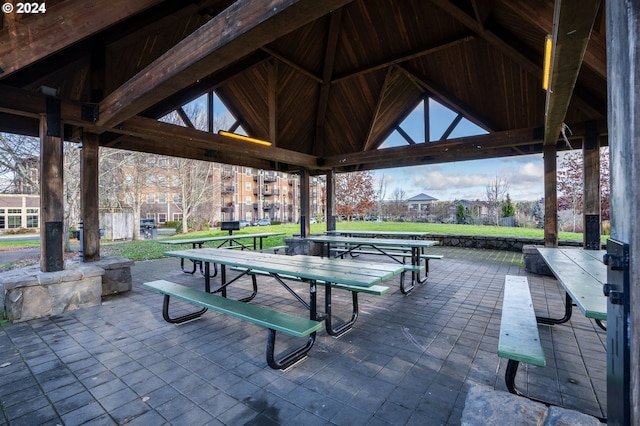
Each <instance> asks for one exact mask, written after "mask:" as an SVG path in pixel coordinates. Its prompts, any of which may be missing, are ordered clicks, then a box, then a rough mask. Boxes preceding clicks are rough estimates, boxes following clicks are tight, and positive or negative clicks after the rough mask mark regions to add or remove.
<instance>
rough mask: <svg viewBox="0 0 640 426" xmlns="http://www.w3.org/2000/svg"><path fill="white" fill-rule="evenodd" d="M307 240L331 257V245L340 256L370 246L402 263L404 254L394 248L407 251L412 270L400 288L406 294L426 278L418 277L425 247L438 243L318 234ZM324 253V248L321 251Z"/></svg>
mask: <svg viewBox="0 0 640 426" xmlns="http://www.w3.org/2000/svg"><path fill="white" fill-rule="evenodd" d="M306 240H307V241H312V242H316V243H321V244H322V245H323V248H324V247H326V253H327V257H331V254H332V250H334V249H332V246H333V247H337V248H338V249H337V250H338V253H339V254H340V256H341V257H342V256H344V255H345V254H354V253H358V251H361V248H362V247H371V249H372V250H373V253H375V254H381V255H384V256H387V257H388V258H390V259H392V260H393V261H394V262H396V263H401V264H404V262H405V260H404V259H405V256H403V255H402V253H398V252H397V251H394V249H395V250H400V251H409V252H410V253H411V254H410V256H409V257H410V258H411V266H413V267H414V270H412V271H411V286H410V287H408V288H405V287H404V283H403V282H402V281H401V283H400V290H401V291H402V293H403V294H408V293H409V292H411V290H412V289H413V288H414V287H415V284H416V282H417V283H420V284H422V283H424V282H425V281H426V280H427V277H426V276H425V278H424V279H421V278H420V268H421V266H420V262H421V257H420V256H421V254H422V253H423V250H424V249H425V248H427V247H432V246H435V245H437V244H438V241H433V240H411V239H397V238H365V237H345V236H340V235H319V236H309V237H307V238H306ZM321 253H324V249H323V250H322V251H321ZM425 260H426V259H425Z"/></svg>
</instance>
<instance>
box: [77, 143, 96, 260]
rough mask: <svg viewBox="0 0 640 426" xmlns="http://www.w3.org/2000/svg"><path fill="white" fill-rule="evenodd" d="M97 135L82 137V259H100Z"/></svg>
mask: <svg viewBox="0 0 640 426" xmlns="http://www.w3.org/2000/svg"><path fill="white" fill-rule="evenodd" d="M98 149H99V148H98V135H96V134H93V133H85V134H84V135H83V137H82V159H81V162H80V205H81V208H80V211H81V214H82V261H83V262H95V261H98V260H100V213H99V209H100V203H99V201H98V194H99V192H100V191H99V190H98V189H99V188H98V169H99V164H98Z"/></svg>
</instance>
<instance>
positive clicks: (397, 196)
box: [387, 188, 407, 218]
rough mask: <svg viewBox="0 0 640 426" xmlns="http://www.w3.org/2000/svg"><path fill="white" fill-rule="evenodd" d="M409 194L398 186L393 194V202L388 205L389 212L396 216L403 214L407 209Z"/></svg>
mask: <svg viewBox="0 0 640 426" xmlns="http://www.w3.org/2000/svg"><path fill="white" fill-rule="evenodd" d="M406 199H407V194H406V193H405V192H404V189H402V188H396V189H394V190H393V193H392V194H391V202H390V203H389V205H388V209H387V210H388V214H389V215H390V216H392V217H394V218H398V217H400V216H402V215H403V214H404V213H406V211H407V206H406V204H405V203H406Z"/></svg>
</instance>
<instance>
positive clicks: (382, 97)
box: [362, 67, 393, 151]
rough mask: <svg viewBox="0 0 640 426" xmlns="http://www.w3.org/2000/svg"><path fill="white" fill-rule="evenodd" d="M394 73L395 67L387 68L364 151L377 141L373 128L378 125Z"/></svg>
mask: <svg viewBox="0 0 640 426" xmlns="http://www.w3.org/2000/svg"><path fill="white" fill-rule="evenodd" d="M392 74H393V67H389V68H388V69H387V73H386V74H385V76H384V83H383V84H382V89H381V90H380V94H379V95H378V102H377V103H376V109H375V111H374V112H373V115H372V116H371V121H370V123H369V130H368V131H367V137H366V139H365V141H364V148H363V149H362V150H363V151H368V150H370V149H372V148H373V144H374V143H375V141H374V140H372V138H373V130H374V128H375V126H376V122H377V120H378V119H379V118H380V115H381V110H382V106H383V104H384V100H385V97H386V95H387V90H388V88H389V84H390V81H391V75H392Z"/></svg>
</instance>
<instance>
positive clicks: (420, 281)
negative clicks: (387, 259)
mask: <svg viewBox="0 0 640 426" xmlns="http://www.w3.org/2000/svg"><path fill="white" fill-rule="evenodd" d="M411 254H412V255H413V257H412V264H413V265H414V266H420V249H418V248H417V247H414V248H412V249H411ZM424 267H425V269H424V278H422V279H421V278H420V271H418V272H416V281H417V282H418V284H424V283H426V282H427V277H428V276H429V259H425V260H424Z"/></svg>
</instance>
